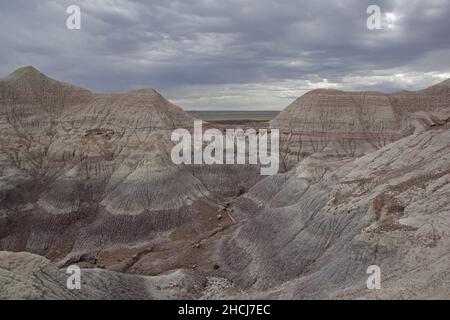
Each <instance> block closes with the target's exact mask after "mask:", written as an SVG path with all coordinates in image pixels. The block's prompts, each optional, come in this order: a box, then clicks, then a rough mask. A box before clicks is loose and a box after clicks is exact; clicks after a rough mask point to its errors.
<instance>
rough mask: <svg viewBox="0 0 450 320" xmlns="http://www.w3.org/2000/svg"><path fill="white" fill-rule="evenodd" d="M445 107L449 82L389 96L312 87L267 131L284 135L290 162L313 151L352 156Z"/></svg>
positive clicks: (407, 130) (389, 139)
mask: <svg viewBox="0 0 450 320" xmlns="http://www.w3.org/2000/svg"><path fill="white" fill-rule="evenodd" d="M449 104H450V82H449V80H447V81H444V82H442V83H439V84H437V85H434V86H432V87H430V88H428V89H425V90H421V91H411V92H408V91H401V92H397V93H392V94H385V93H381V92H345V91H339V90H328V89H318V90H313V91H310V92H308V93H306V94H305V95H303V96H301V97H300V98H298V99H297V100H295V101H294V102H293V103H292V104H290V105H289V106H288V107H287V108H286V109H285V110H283V111H282V112H280V113H279V115H278V116H277V117H276V118H275V119H273V120H272V121H271V127H273V128H280V129H281V130H282V131H283V132H284V135H283V141H284V145H283V148H284V149H283V150H284V154H285V157H286V158H287V159H288V160H291V162H292V161H294V162H298V159H302V158H303V157H305V155H306V156H307V155H310V154H311V153H318V152H322V153H326V154H328V155H336V156H340V157H354V156H361V155H363V154H365V153H367V152H370V151H374V150H376V149H379V148H381V147H383V146H385V145H387V144H388V143H391V142H393V141H396V140H398V139H399V138H401V137H404V136H406V135H409V134H410V133H411V132H412V130H413V127H414V124H413V123H414V122H415V121H416V118H417V116H419V117H420V114H418V113H419V112H422V113H423V114H429V113H433V112H439V111H440V110H443V109H444V110H445V109H447V108H448V107H449Z"/></svg>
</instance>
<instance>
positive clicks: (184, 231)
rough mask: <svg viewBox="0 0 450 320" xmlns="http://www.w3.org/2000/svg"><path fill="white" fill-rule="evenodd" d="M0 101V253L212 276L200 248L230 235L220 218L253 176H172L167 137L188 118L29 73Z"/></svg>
mask: <svg viewBox="0 0 450 320" xmlns="http://www.w3.org/2000/svg"><path fill="white" fill-rule="evenodd" d="M0 94H1V99H0V102H1V103H0V131H1V138H0V146H1V148H0V173H1V174H0V249H2V250H9V251H28V252H32V253H36V254H39V255H42V256H45V257H47V258H50V259H51V260H53V261H56V262H58V263H59V264H60V265H64V264H67V263H73V262H77V263H79V264H82V265H85V266H93V267H103V268H109V269H113V270H117V271H125V272H138V273H139V272H140V273H145V274H158V273H160V272H163V271H166V270H171V269H175V268H179V267H189V268H190V267H192V266H193V265H199V266H200V267H203V268H206V269H212V268H213V263H212V262H211V261H209V259H208V258H206V257H205V255H207V253H206V252H205V251H204V250H202V249H199V247H200V245H199V243H200V242H206V243H207V242H208V241H214V235H215V234H220V233H221V232H223V231H224V230H226V229H227V228H228V227H230V226H231V225H232V224H233V220H232V218H230V216H229V215H228V214H225V213H226V211H224V212H223V213H222V214H221V215H220V219H218V218H217V216H218V215H219V211H221V210H224V209H225V208H226V207H227V206H228V204H227V201H228V198H229V197H233V196H235V195H237V194H238V193H242V190H246V189H248V188H249V187H250V186H252V185H253V184H254V183H255V182H256V181H257V180H259V179H260V176H259V171H258V170H257V168H246V167H243V166H231V167H229V166H227V167H223V166H205V167H198V166H192V167H186V166H175V165H173V163H172V161H171V159H170V151H171V148H172V146H173V145H172V142H171V141H170V134H171V132H172V130H173V129H174V128H188V129H189V128H190V127H192V125H193V122H194V118H192V117H190V116H189V115H187V114H186V113H185V112H184V111H183V110H182V109H181V108H179V107H177V106H175V105H173V104H171V103H170V102H168V101H167V100H166V99H164V98H163V97H162V96H161V95H160V94H159V93H158V92H156V91H155V90H153V89H142V90H136V91H131V92H128V93H123V94H95V93H92V92H89V91H87V90H84V89H82V88H78V87H75V86H72V85H69V84H64V83H61V82H58V81H56V80H53V79H51V78H48V77H47V76H45V75H43V74H42V73H40V72H39V71H38V70H36V69H34V68H33V67H26V68H22V69H19V70H17V71H15V72H14V73H12V74H11V75H10V76H8V77H7V78H5V79H4V80H2V81H0ZM241 179H242V180H241ZM202 246H205V244H203V245H202ZM142 256H145V257H147V258H148V259H149V260H151V261H155V260H156V262H155V263H152V264H144V265H136V263H137V262H138V261H139V260H140V258H141V257H142Z"/></svg>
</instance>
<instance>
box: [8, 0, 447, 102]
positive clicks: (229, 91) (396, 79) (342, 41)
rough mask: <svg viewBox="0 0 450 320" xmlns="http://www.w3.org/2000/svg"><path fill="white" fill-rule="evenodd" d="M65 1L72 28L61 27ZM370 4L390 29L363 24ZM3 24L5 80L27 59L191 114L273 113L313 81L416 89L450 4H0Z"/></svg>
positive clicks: (436, 67)
mask: <svg viewBox="0 0 450 320" xmlns="http://www.w3.org/2000/svg"><path fill="white" fill-rule="evenodd" d="M377 2H379V3H377ZM70 4H77V5H79V6H80V7H81V10H82V29H81V30H79V31H70V30H67V29H66V27H65V20H66V18H67V14H66V12H65V10H66V8H67V6H68V5H70ZM369 4H378V5H379V6H380V7H381V9H382V12H383V13H388V12H389V13H392V14H394V15H395V17H396V21H395V22H394V25H393V28H387V26H386V24H384V28H383V29H382V30H375V31H371V30H368V29H367V28H366V19H367V14H366V8H367V6H368V5H369ZM0 27H1V29H0V41H1V44H2V45H1V49H0V59H1V60H2V62H3V63H2V64H1V66H0V73H1V74H3V75H6V74H8V73H9V72H11V71H12V70H14V69H15V68H17V67H20V66H23V65H30V64H31V65H34V66H36V67H37V68H39V69H40V70H42V71H43V72H44V73H46V74H48V75H50V76H52V77H54V78H57V79H60V80H63V81H67V82H71V83H75V84H78V85H81V86H83V87H86V88H88V89H91V90H94V91H100V92H105V91H106V92H108V91H127V90H130V89H134V88H139V87H145V86H152V87H154V88H156V89H157V90H159V91H160V92H161V93H162V94H163V95H165V96H166V97H168V98H169V99H171V100H173V101H175V102H177V103H179V104H181V106H183V107H186V108H189V109H200V108H212V109H214V108H216V109H224V108H234V109H237V108H246V109H249V108H267V109H279V108H282V107H284V106H286V105H287V104H288V103H289V102H290V101H292V100H293V99H294V98H296V97H297V96H298V95H300V94H302V93H304V92H305V91H306V90H310V89H313V88H316V87H323V86H328V87H335V88H341V89H348V90H359V89H371V90H374V89H378V90H385V91H393V90H398V89H416V88H420V87H422V86H427V85H430V84H432V83H433V82H437V81H440V80H441V79H443V77H445V76H447V75H449V74H450V73H449V72H450V54H449V53H450V42H449V41H448V34H449V32H450V3H449V2H448V1H447V0H431V1H426V2H425V1H419V0H409V1H407V0H385V1H371V0H341V1H333V2H331V1H318V0H305V1H300V0H290V1H274V0H273V1H264V0H247V1H242V0H239V1H238V0H230V1H223V0H222V1H219V0H217V1H212V0H199V1H194V0H188V1H186V0H178V1H167V0H158V1H143V0H142V1H121V0H109V1H93V0H79V1H73V0H72V1H51V0H42V1H25V0H19V1H2V2H0Z"/></svg>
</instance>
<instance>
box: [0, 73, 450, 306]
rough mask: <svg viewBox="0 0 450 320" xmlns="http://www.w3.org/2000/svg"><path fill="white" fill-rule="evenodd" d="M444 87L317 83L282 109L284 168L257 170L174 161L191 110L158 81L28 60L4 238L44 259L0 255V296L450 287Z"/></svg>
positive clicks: (18, 103)
mask: <svg viewBox="0 0 450 320" xmlns="http://www.w3.org/2000/svg"><path fill="white" fill-rule="evenodd" d="M449 84H450V83H449V82H448V81H446V82H443V83H441V84H438V85H436V86H433V87H430V88H428V89H425V90H422V91H418V92H400V93H395V94H390V95H386V94H382V93H345V92H339V91H329V90H315V91H313V92H310V93H308V94H306V95H304V96H303V97H301V98H299V99H298V100H297V101H296V102H294V103H293V104H292V105H291V106H289V107H288V108H287V109H286V110H285V111H284V112H282V113H281V114H280V115H279V116H278V117H277V118H276V119H275V120H273V121H272V123H271V126H272V127H273V128H281V129H282V130H283V132H284V134H283V138H282V148H281V153H280V157H281V160H282V163H283V166H282V170H281V171H280V173H279V174H277V175H274V176H269V177H261V176H260V175H259V169H258V168H255V167H252V166H238V165H233V166H228V165H227V166H220V165H215V166H206V165H205V166H202V165H196V166H174V165H173V164H172V162H171V160H170V157H169V153H170V149H171V147H172V144H171V142H170V132H171V131H172V130H173V128H179V127H185V128H188V129H189V128H190V126H192V123H193V120H194V119H193V118H191V117H189V116H188V115H186V114H185V113H184V112H183V111H182V110H181V109H180V108H178V107H176V106H174V105H172V104H170V103H169V102H168V101H167V100H165V99H164V98H163V97H162V96H161V95H159V94H158V93H157V92H156V91H154V90H152V89H144V90H138V91H133V92H129V93H124V94H94V93H91V92H89V91H87V90H84V89H81V88H78V87H74V86H71V85H67V84H63V83H60V82H57V81H55V80H52V79H50V78H47V77H46V76H44V75H42V74H41V73H40V72H38V71H37V70H35V69H34V68H24V69H19V70H18V71H16V72H14V73H13V74H12V75H10V76H9V77H7V78H6V79H4V80H3V81H0V93H1V100H0V101H1V106H0V108H1V109H0V111H1V116H0V130H1V132H0V133H1V140H0V143H1V148H0V173H1V174H0V250H4V251H15V252H17V251H27V252H31V253H34V254H37V255H40V256H45V257H46V258H47V259H46V258H43V257H40V256H37V255H32V254H28V253H11V252H2V253H0V287H1V288H2V290H3V291H0V297H1V298H15V297H18V298H28V297H29V298H57V299H78V298H127V297H128V298H208V297H215V298H217V297H228V298H275V299H277V298H355V297H358V298H380V297H381V298H394V299H398V298H448V297H450V292H449V288H450V285H449V281H450V278H449V272H448V266H449V265H450V260H449V259H450V255H449V254H450V251H449V248H450V237H449V230H450V229H449V225H450V202H449V201H450V200H449V199H450V124H449V121H450V105H449ZM72 263H75V264H77V265H79V266H80V267H82V268H85V269H84V272H85V274H86V278H85V280H86V281H87V282H86V290H85V291H82V292H78V293H74V292H67V290H66V288H65V287H64V281H65V279H66V278H67V276H66V275H65V274H64V269H63V267H65V266H67V265H69V264H72ZM374 264H375V265H378V266H380V268H381V272H382V290H377V291H369V290H367V288H366V279H367V274H366V270H367V267H368V266H369V265H374ZM58 268H62V269H58ZM101 269H107V270H101ZM117 292H119V293H117Z"/></svg>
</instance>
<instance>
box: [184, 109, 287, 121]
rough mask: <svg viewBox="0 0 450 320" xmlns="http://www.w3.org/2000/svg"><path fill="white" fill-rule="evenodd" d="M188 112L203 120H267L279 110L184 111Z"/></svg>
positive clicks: (273, 116)
mask: <svg viewBox="0 0 450 320" xmlns="http://www.w3.org/2000/svg"><path fill="white" fill-rule="evenodd" d="M186 112H187V113H188V114H190V115H192V116H193V117H196V118H197V119H200V120H204V121H236V120H249V121H269V120H272V119H273V118H275V117H276V116H277V114H278V113H279V111H272V110H270V111H227V110H217V111H210V110H208V111H197V110H196V111H186Z"/></svg>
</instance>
